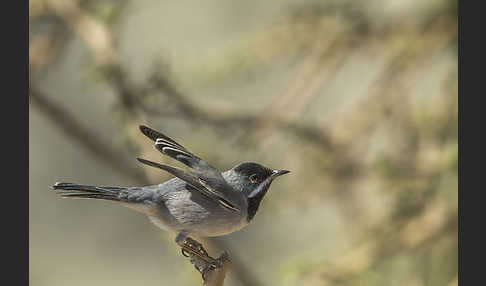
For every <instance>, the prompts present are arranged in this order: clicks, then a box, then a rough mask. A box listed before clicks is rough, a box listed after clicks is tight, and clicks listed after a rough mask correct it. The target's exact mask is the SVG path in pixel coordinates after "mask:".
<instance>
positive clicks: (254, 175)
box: [230, 162, 290, 221]
mask: <svg viewBox="0 0 486 286" xmlns="http://www.w3.org/2000/svg"><path fill="white" fill-rule="evenodd" d="M289 172H290V171H287V170H272V169H270V168H267V167H265V166H262V165H260V164H258V163H253V162H245V163H240V164H238V165H236V166H235V167H233V169H231V173H232V174H231V178H230V180H231V181H232V182H231V183H232V184H233V185H236V187H237V188H238V189H240V190H241V191H242V192H243V193H244V194H246V196H247V198H248V216H247V219H248V221H250V220H251V219H252V218H253V217H254V216H255V214H256V212H257V210H258V207H259V206H260V202H261V201H262V199H263V197H264V196H265V194H266V193H267V191H268V188H269V187H270V184H271V183H272V182H273V180H274V179H275V178H277V177H278V176H281V175H283V174H287V173H289Z"/></svg>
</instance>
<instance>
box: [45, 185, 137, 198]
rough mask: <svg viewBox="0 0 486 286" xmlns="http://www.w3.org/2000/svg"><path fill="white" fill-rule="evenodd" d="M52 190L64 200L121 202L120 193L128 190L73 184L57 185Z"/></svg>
mask: <svg viewBox="0 0 486 286" xmlns="http://www.w3.org/2000/svg"><path fill="white" fill-rule="evenodd" d="M52 188H53V189H54V190H56V191H58V193H59V194H60V195H61V197H63V198H76V199H100V200H110V201H120V193H121V192H123V191H125V190H128V189H129V188H126V187H97V186H87V185H78V184H72V183H55V184H54V186H52Z"/></svg>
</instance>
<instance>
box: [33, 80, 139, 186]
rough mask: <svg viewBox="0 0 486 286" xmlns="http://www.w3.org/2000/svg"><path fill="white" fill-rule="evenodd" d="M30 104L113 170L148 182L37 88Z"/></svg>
mask: <svg viewBox="0 0 486 286" xmlns="http://www.w3.org/2000/svg"><path fill="white" fill-rule="evenodd" d="M29 92H30V102H31V103H32V104H34V105H35V106H36V107H37V108H38V109H39V111H41V112H42V113H43V114H44V115H46V116H47V117H48V118H49V119H51V120H52V122H53V123H54V124H55V125H56V126H57V127H59V128H60V129H62V130H63V131H64V132H65V134H67V135H68V136H69V137H71V138H72V139H74V140H76V141H78V142H79V143H82V144H83V145H84V146H85V147H86V149H87V150H88V151H90V152H91V153H92V154H93V155H95V157H97V158H100V159H101V160H102V161H103V162H105V163H106V164H107V165H108V166H110V167H111V168H112V169H113V170H115V171H117V172H120V173H121V174H123V175H124V176H126V177H129V178H131V179H132V180H134V181H135V182H144V183H145V182H148V180H147V177H146V176H145V174H144V173H143V172H142V171H140V170H138V169H136V168H134V167H132V166H131V165H130V164H128V163H127V162H126V161H125V160H123V159H121V157H120V154H118V153H116V152H114V151H113V150H114V148H112V147H111V146H108V145H107V144H106V143H105V142H103V141H102V140H101V139H100V138H98V136H96V135H95V134H94V133H92V132H91V131H89V130H88V129H87V128H84V126H82V125H81V124H80V123H79V122H78V121H77V120H76V119H75V118H74V116H73V115H72V114H70V113H69V112H67V111H66V110H65V109H63V108H61V107H59V106H57V105H56V104H55V103H54V102H53V101H51V100H50V99H48V97H47V96H45V95H44V94H42V93H41V92H40V91H39V90H37V89H36V88H35V87H34V88H32V87H31V88H30V91H29Z"/></svg>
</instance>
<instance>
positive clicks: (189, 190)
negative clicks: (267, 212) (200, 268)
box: [53, 126, 289, 263]
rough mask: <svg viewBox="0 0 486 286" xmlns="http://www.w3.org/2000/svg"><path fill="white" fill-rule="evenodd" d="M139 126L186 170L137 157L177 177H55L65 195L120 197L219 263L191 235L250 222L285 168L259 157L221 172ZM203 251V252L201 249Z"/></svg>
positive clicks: (185, 248)
mask: <svg viewBox="0 0 486 286" xmlns="http://www.w3.org/2000/svg"><path fill="white" fill-rule="evenodd" d="M140 131H141V132H142V133H143V134H144V135H145V136H147V137H148V138H150V139H151V140H153V141H155V148H156V149H157V150H159V151H160V152H161V153H162V154H164V155H167V156H169V157H171V158H173V159H176V160H178V161H179V162H181V163H183V164H185V165H186V166H188V167H189V168H190V169H189V170H187V171H186V170H182V169H179V168H176V167H171V166H168V165H163V164H159V163H155V162H152V161H148V160H145V159H141V158H137V159H138V160H139V161H140V162H141V163H143V164H146V165H149V166H152V167H156V168H159V169H162V170H164V171H167V172H169V173H170V174H172V175H173V176H175V178H173V179H170V180H168V181H165V182H163V183H161V184H158V185H152V186H144V187H99V186H88V185H78V184H72V183H56V184H55V185H54V186H53V189H54V190H58V191H59V193H60V194H61V196H62V197H66V198H83V199H101V200H110V201H116V202H118V203H120V204H121V205H124V206H126V207H129V208H132V209H135V210H137V211H140V212H142V213H144V214H146V215H147V216H148V217H149V218H150V220H151V221H152V222H153V223H155V224H156V225H157V226H158V227H160V228H162V229H165V230H169V231H173V232H175V233H176V234H177V236H176V243H177V244H178V245H179V246H181V248H182V251H183V254H185V253H184V251H188V252H190V253H192V254H194V255H198V256H199V257H201V258H203V259H205V260H206V261H209V262H211V263H216V262H215V261H214V260H212V258H211V257H209V256H208V255H207V252H205V250H203V248H202V245H200V244H198V243H197V242H196V241H195V240H192V239H191V238H190V237H188V236H189V235H190V234H192V235H195V236H199V237H212V236H222V235H226V234H229V233H232V232H234V231H236V230H240V229H241V228H243V227H245V226H246V225H248V223H249V222H250V221H251V220H252V219H253V218H254V216H255V214H256V212H257V210H258V207H259V206H260V203H261V201H262V199H263V197H264V196H265V194H266V193H267V191H268V188H269V187H270V184H271V183H272V181H273V180H274V179H275V178H277V177H278V176H281V175H283V174H287V173H289V171H287V170H272V169H269V168H267V167H264V166H262V165H260V164H257V163H251V162H245V163H240V164H238V165H236V166H235V167H233V168H232V169H230V170H228V171H225V172H223V173H221V172H220V171H219V170H218V169H216V168H214V167H213V166H211V165H209V164H208V163H207V162H205V161H204V160H202V159H201V158H199V157H197V156H196V155H194V154H192V153H191V152H189V151H188V150H187V149H186V148H184V147H183V146H182V145H180V144H179V143H177V142H176V141H174V140H172V139H171V138H169V137H167V136H166V135H164V134H162V133H160V132H157V131H155V130H153V129H151V128H149V127H147V126H140ZM201 253H202V255H201Z"/></svg>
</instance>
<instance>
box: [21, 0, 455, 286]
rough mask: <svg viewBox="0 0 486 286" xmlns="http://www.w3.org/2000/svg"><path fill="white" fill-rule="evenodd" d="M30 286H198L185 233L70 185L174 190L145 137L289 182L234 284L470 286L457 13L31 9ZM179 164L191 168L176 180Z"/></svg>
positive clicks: (263, 215)
mask: <svg viewBox="0 0 486 286" xmlns="http://www.w3.org/2000/svg"><path fill="white" fill-rule="evenodd" d="M29 24H30V32H29V42H30V46H29V56H30V105H29V108H30V111H29V135H30V140H29V156H30V166H29V184H30V190H29V203H30V208H29V210H30V214H29V219H30V225H29V229H30V238H29V240H30V242H29V243H30V265H29V271H30V273H29V274H30V278H29V279H30V285H35V286H41V285H49V286H53V285H103V286H106V285H200V284H201V277H200V274H199V273H198V272H197V271H196V270H195V269H194V268H193V266H192V265H191V264H190V263H189V262H188V260H187V259H186V258H184V257H182V256H181V254H180V250H179V249H178V248H177V247H176V245H175V243H174V242H173V239H174V234H171V233H167V232H164V231H163V230H160V229H158V228H157V227H156V226H154V225H152V224H151V223H150V222H149V220H148V219H147V218H146V217H145V216H144V215H142V214H140V213H137V212H135V211H133V210H130V209H127V208H123V207H121V206H117V205H115V204H112V203H110V202H104V201H88V200H65V199H61V198H59V197H58V196H56V195H55V193H54V192H52V191H51V190H50V186H51V185H52V184H54V183H55V182H56V181H68V182H77V183H85V184H93V185H107V186H109V185H118V186H120V185H121V186H139V185H145V184H155V183H159V182H161V181H164V180H166V179H168V178H170V176H169V175H168V174H166V173H163V172H160V171H159V170H157V169H153V168H152V169H151V168H150V167H146V166H143V165H141V164H139V163H138V162H137V161H136V160H135V158H136V157H137V156H140V157H143V158H147V159H150V160H153V161H159V162H165V163H170V164H175V163H174V162H173V161H170V160H167V158H164V157H162V156H161V155H160V154H159V153H158V152H157V151H156V150H154V148H153V146H152V142H151V141H150V140H148V139H147V138H145V137H143V136H142V135H141V134H140V133H139V131H138V125H139V124H147V125H149V126H151V127H153V128H155V129H159V130H161V131H162V132H164V133H166V134H168V135H169V136H171V137H173V138H174V139H176V140H177V141H179V142H181V143H182V144H183V145H184V146H185V147H187V148H188V149H189V150H191V151H193V152H194V153H196V154H199V155H200V156H201V157H202V158H204V159H206V160H207V161H209V162H211V163H212V164H213V165H214V166H217V167H218V168H220V169H221V170H225V169H229V168H231V167H232V166H233V165H235V164H236V163H238V162H241V161H258V162H260V163H262V164H264V165H266V166H269V167H272V168H280V169H289V170H291V171H292V173H291V174H289V175H287V176H284V177H282V178H280V179H279V180H277V181H275V182H274V183H273V185H272V188H271V189H270V191H269V193H268V194H267V196H266V197H265V199H264V201H263V203H262V206H261V208H260V210H259V212H258V214H257V215H256V217H255V219H254V220H253V221H252V223H251V224H250V225H249V226H248V227H246V228H244V229H243V230H241V231H239V232H236V233H233V234H231V235H229V236H226V237H221V238H217V239H211V240H205V243H206V244H207V246H208V250H209V252H210V254H211V255H212V256H214V257H217V256H219V255H220V254H221V252H222V251H223V250H228V251H229V253H230V256H231V258H232V260H233V267H232V269H231V271H230V272H229V274H228V277H227V279H226V281H225V282H226V284H225V285H256V286H260V285H261V286H263V285H412V286H419V285H457V268H458V264H457V251H458V250H457V224H458V222H457V208H458V207H457V204H458V202H457V190H458V179H457V147H458V141H457V131H458V130H457V129H458V127H457V120H458V105H457V84H458V74H457V60H458V59H457V40H458V35H457V1H451V0H430V1H419V0H413V1H412V0H408V1H405V0H396V1H384V0H368V1H345V0H329V1H297V0H278V1H237V0H231V1H228V0H207V1H186V0H180V1H157V0H138V1H129V0H77V1H75V0H70V1H68V0H30V4H29ZM176 165H177V164H176Z"/></svg>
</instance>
